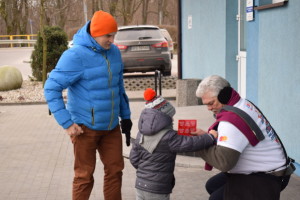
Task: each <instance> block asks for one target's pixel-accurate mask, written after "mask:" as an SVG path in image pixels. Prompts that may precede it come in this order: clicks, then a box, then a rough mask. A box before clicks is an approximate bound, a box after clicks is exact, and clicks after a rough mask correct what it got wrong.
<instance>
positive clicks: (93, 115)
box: [91, 108, 95, 126]
mask: <svg viewBox="0 0 300 200" xmlns="http://www.w3.org/2000/svg"><path fill="white" fill-rule="evenodd" d="M91 113H92V125H93V126H94V125H95V111H94V108H92V110H91Z"/></svg>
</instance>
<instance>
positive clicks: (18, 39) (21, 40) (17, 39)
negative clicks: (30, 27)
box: [0, 34, 37, 47]
mask: <svg viewBox="0 0 300 200" xmlns="http://www.w3.org/2000/svg"><path fill="white" fill-rule="evenodd" d="M36 37H37V35H36V34H34V35H0V47H3V46H4V47H7V44H9V46H10V47H16V46H21V44H27V45H26V46H28V47H30V46H33V44H35V43H36V39H35V38H36ZM16 44H17V45H16Z"/></svg>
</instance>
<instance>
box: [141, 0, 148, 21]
mask: <svg viewBox="0 0 300 200" xmlns="http://www.w3.org/2000/svg"><path fill="white" fill-rule="evenodd" d="M148 8H149V0H142V24H147V20H148Z"/></svg>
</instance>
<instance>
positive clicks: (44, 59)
mask: <svg viewBox="0 0 300 200" xmlns="http://www.w3.org/2000/svg"><path fill="white" fill-rule="evenodd" d="M44 3H45V0H41V1H40V31H41V36H42V39H43V71H42V77H43V85H44V84H45V82H46V79H47V63H46V62H47V41H46V35H45V31H44V27H45V20H44V19H45V7H44Z"/></svg>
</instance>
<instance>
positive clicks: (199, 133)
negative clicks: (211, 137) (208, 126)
mask: <svg viewBox="0 0 300 200" xmlns="http://www.w3.org/2000/svg"><path fill="white" fill-rule="evenodd" d="M205 133H207V132H206V131H204V130H202V129H198V128H197V129H196V131H191V134H192V135H204V134H205Z"/></svg>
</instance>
